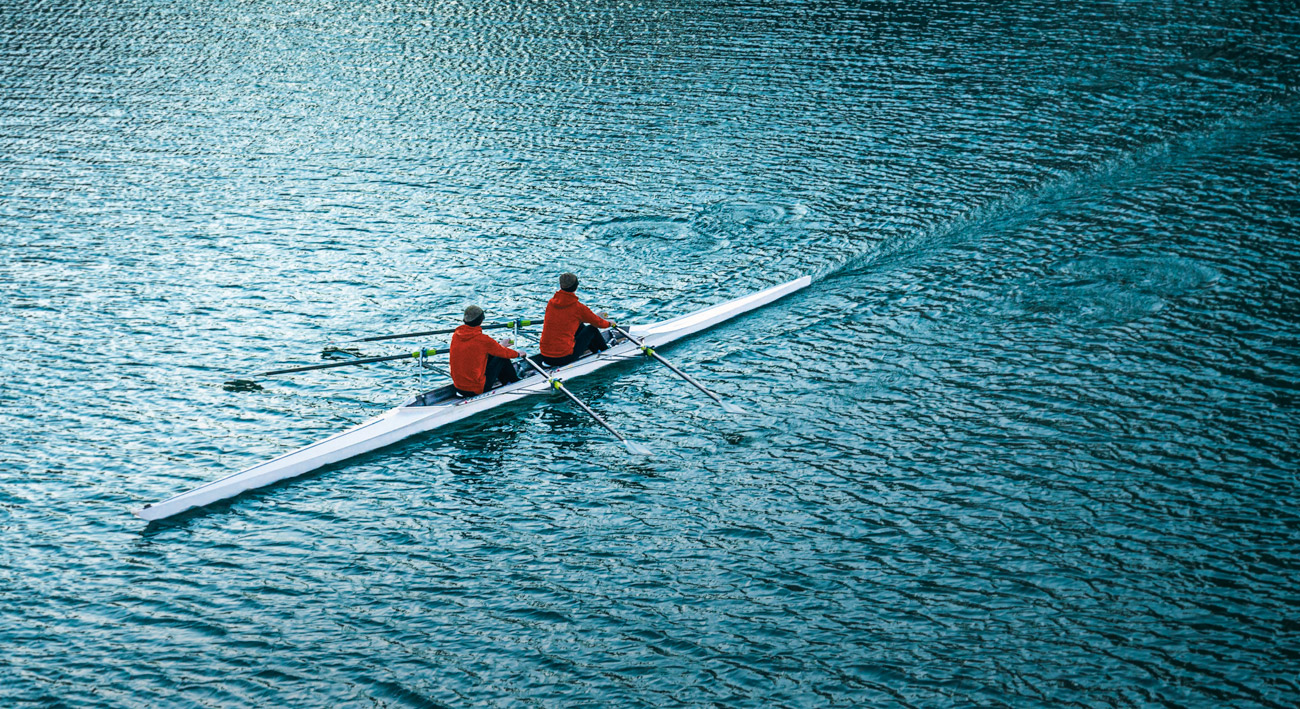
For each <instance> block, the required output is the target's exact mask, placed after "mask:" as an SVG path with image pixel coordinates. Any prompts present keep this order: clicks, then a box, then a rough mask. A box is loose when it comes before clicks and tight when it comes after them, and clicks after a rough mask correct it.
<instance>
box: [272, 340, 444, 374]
mask: <svg viewBox="0 0 1300 709" xmlns="http://www.w3.org/2000/svg"><path fill="white" fill-rule="evenodd" d="M443 351H444V352H445V351H446V350H443ZM438 352H439V350H436V349H433V348H432V347H429V348H426V349H420V350H416V351H414V352H408V353H407V354H399V355H388V356H387V357H366V358H364V359H351V360H348V361H346V362H330V363H329V364H313V365H309V366H306V367H291V368H289V369H274V370H271V371H269V372H261V373H259V374H254V375H253V376H255V377H270V376H273V375H276V374H293V373H294V372H310V371H311V370H313V369H333V368H335V367H350V366H352V365H354V364H371V363H373V362H391V361H393V360H395V359H420V358H422V357H432V356H434V355H436V354H438Z"/></svg>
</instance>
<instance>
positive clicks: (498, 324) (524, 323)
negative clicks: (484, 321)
mask: <svg viewBox="0 0 1300 709" xmlns="http://www.w3.org/2000/svg"><path fill="white" fill-rule="evenodd" d="M516 324H518V325H519V327H527V326H529V325H532V324H533V321H532V320H511V321H510V322H496V323H490V324H488V325H483V326H481V327H482V328H483V329H484V330H496V329H498V328H502V327H514V326H515V325H516ZM455 331H456V328H454V327H452V328H447V329H445V330H425V331H424V332H404V333H402V334H400V335H375V336H374V337H363V338H361V339H359V340H348V342H379V341H380V340H400V339H403V338H406V337H428V336H432V335H450V334H451V333H453V332H455Z"/></svg>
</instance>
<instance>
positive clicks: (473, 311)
mask: <svg viewBox="0 0 1300 709" xmlns="http://www.w3.org/2000/svg"><path fill="white" fill-rule="evenodd" d="M481 317H483V309H482V308H480V307H478V306H477V305H471V306H469V307H468V308H465V324H466V325H468V324H469V323H472V322H474V321H475V320H478V319H479V318H481Z"/></svg>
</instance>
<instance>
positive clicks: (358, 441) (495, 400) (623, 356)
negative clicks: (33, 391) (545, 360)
mask: <svg viewBox="0 0 1300 709" xmlns="http://www.w3.org/2000/svg"><path fill="white" fill-rule="evenodd" d="M811 282H812V280H811V278H809V277H808V276H804V277H802V278H798V279H795V280H793V281H790V282H789V283H783V284H781V285H778V286H773V287H771V288H768V289H766V290H763V291H759V292H757V293H752V294H750V295H747V296H744V297H741V298H736V299H735V300H729V301H727V302H725V303H719V304H717V305H714V306H711V307H708V308H705V309H703V310H700V311H697V312H694V313H690V314H688V315H682V316H679V317H676V318H672V319H670V320H663V321H661V322H657V323H651V324H648V325H634V326H632V327H630V328H626V329H625V330H623V331H622V332H615V333H613V334H612V339H611V340H610V342H609V344H610V347H609V349H607V350H605V351H603V352H600V353H598V354H594V355H588V356H586V357H584V358H582V359H579V360H577V361H576V362H573V363H571V364H568V365H565V366H563V367H558V368H555V369H552V370H549V371H546V372H541V371H537V372H533V371H529V370H527V369H526V368H525V371H523V372H521V375H523V376H521V378H520V380H519V381H517V382H514V383H512V384H508V385H506V386H502V387H499V388H496V389H492V390H490V391H488V392H485V393H483V394H480V395H478V396H475V397H471V398H467V399H461V398H458V397H457V396H456V393H455V390H454V389H453V388H452V387H451V386H450V385H448V386H443V387H439V388H437V389H433V390H431V391H426V392H423V393H421V394H418V395H416V396H413V397H411V398H410V399H407V400H406V401H405V402H403V403H402V404H401V405H399V406H397V407H395V408H393V409H390V410H389V411H387V412H385V413H383V414H381V415H379V416H376V417H375V418H372V419H370V420H368V421H365V422H363V423H360V424H358V425H356V426H354V427H352V428H350V429H348V430H346V431H343V432H342V433H338V434H335V435H333V436H330V437H329V438H326V439H324V440H322V441H317V442H316V443H312V444H310V445H308V446H305V447H303V448H299V449H298V450H295V451H292V452H289V453H286V454H284V455H282V456H280V457H278V458H274V459H272V460H268V461H266V462H265V463H259V464H257V465H254V466H253V467H251V468H247V469H245V470H241V471H240V472H238V473H235V474H233V475H230V476H228V477H224V478H221V479H220V480H214V481H212V482H210V483H207V484H206V485H201V486H199V487H196V488H194V489H193V490H189V491H188V492H183V493H181V494H179V495H176V496H174V497H171V498H168V499H166V500H163V501H162V502H157V503H154V504H151V505H145V506H144V507H142V508H140V509H137V510H135V514H136V515H138V516H139V517H141V518H143V519H146V520H150V521H153V520H160V519H164V518H167V517H171V516H173V515H177V514H180V513H182V512H185V511H186V510H190V509H193V508H196V507H203V506H205V505H210V504H212V503H214V502H217V501H219V500H225V499H227V498H231V497H234V496H236V495H239V494H240V493H243V492H247V491H249V490H254V489H257V488H260V487H265V486H267V485H270V484H272V483H276V482H279V481H281V480H286V479H288V478H292V477H295V476H298V475H302V474H304V473H307V472H310V471H312V470H316V469H317V468H320V467H323V466H326V465H330V464H331V463H338V462H340V461H343V460H347V459H348V458H352V457H355V456H358V455H361V454H362V453H367V452H369V451H373V450H375V449H377V448H382V447H384V446H388V445H392V444H393V443H396V442H398V441H400V440H402V439H404V438H408V437H410V436H414V435H416V434H419V433H424V432H426V431H432V430H433V429H436V428H440V427H442V426H446V425H448V424H450V423H453V422H456V421H460V420H461V419H464V418H468V417H470V416H473V415H475V414H478V413H482V412H484V411H487V410H488V409H493V408H496V407H498V406H501V405H502V404H505V403H508V402H510V401H514V400H517V399H520V398H522V397H525V396H530V395H533V394H541V393H543V392H547V391H551V390H552V389H555V388H558V387H559V386H560V385H559V384H558V382H560V381H563V380H568V379H572V378H574V377H580V376H583V375H586V374H590V373H592V372H594V371H596V370H598V369H602V368H604V367H607V366H609V365H611V364H615V363H617V362H623V361H626V360H628V359H633V358H636V357H639V356H641V354H642V352H647V353H649V351H648V350H646V349H643V348H651V349H652V348H655V347H660V346H662V345H665V344H667V343H670V342H672V341H674V340H678V339H681V338H683V337H686V336H687V335H691V334H693V333H696V332H699V331H701V330H704V329H706V328H709V327H713V326H714V325H717V324H718V323H721V322H725V321H727V320H730V319H732V318H734V317H737V316H739V315H741V314H743V313H746V312H749V311H751V310H754V309H755V308H758V307H761V306H764V305H767V304H768V303H771V302H772V301H774V300H777V299H779V298H783V297H785V296H787V295H789V294H791V293H794V292H795V291H798V290H800V289H803V288H806V287H807V286H808V285H809V284H810V283H811ZM571 398H572V397H571ZM602 423H603V422H602Z"/></svg>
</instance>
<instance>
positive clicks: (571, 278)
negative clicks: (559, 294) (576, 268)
mask: <svg viewBox="0 0 1300 709" xmlns="http://www.w3.org/2000/svg"><path fill="white" fill-rule="evenodd" d="M577 287H578V277H577V276H575V275H574V274H572V273H561V274H560V290H573V289H574V288H577Z"/></svg>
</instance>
